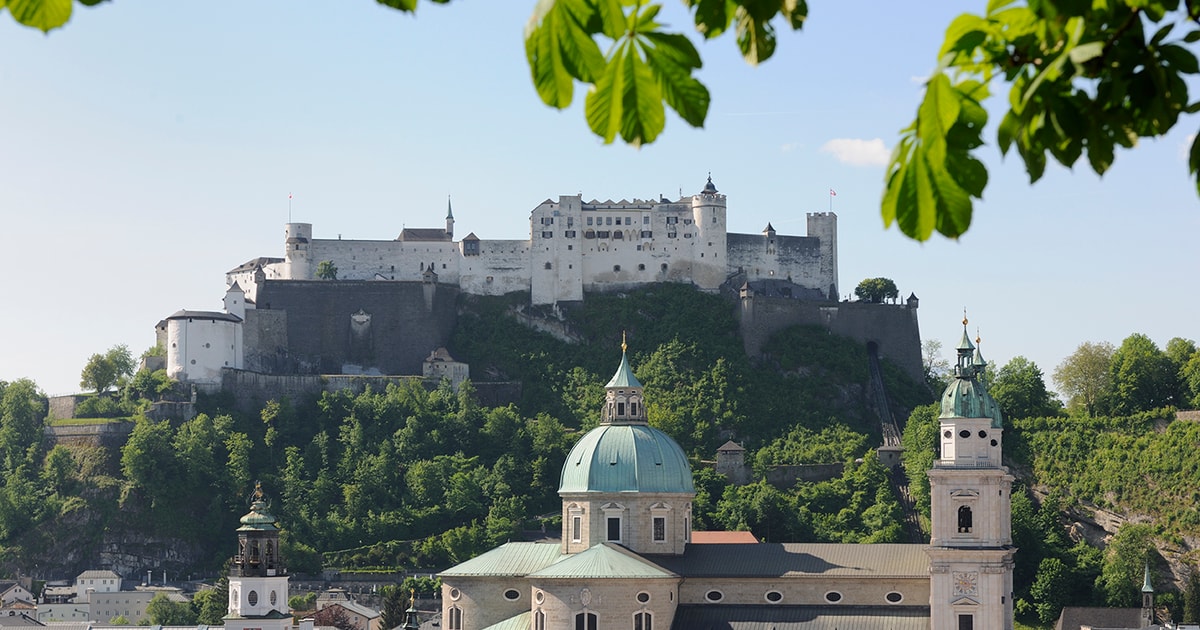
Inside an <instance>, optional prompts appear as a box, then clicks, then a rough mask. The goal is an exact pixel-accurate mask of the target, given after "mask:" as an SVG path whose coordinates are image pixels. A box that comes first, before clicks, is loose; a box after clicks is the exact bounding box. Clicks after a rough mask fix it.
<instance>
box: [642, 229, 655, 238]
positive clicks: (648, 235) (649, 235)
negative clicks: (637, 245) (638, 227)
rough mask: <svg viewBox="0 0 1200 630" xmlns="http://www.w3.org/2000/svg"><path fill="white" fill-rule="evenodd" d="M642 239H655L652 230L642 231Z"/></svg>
mask: <svg viewBox="0 0 1200 630" xmlns="http://www.w3.org/2000/svg"><path fill="white" fill-rule="evenodd" d="M642 238H654V232H651V231H650V230H642Z"/></svg>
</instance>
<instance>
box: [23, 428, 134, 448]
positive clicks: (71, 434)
mask: <svg viewBox="0 0 1200 630" xmlns="http://www.w3.org/2000/svg"><path fill="white" fill-rule="evenodd" d="M133 424H134V423H132V422H105V423H103V424H78V425H58V426H48V427H46V428H45V429H44V432H45V435H46V437H47V438H49V439H50V441H51V442H52V443H53V444H55V445H57V444H82V445H87V446H103V447H106V448H110V449H119V448H121V447H122V446H124V445H125V442H126V440H128V439H129V434H130V433H133Z"/></svg>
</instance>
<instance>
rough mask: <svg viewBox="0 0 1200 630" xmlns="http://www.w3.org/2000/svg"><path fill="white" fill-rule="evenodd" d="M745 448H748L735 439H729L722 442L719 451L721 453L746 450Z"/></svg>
mask: <svg viewBox="0 0 1200 630" xmlns="http://www.w3.org/2000/svg"><path fill="white" fill-rule="evenodd" d="M744 450H746V449H745V447H743V446H742V445H741V444H738V443H737V442H734V441H733V440H729V441H728V442H726V443H724V444H722V445H721V448H718V449H717V452H718V453H720V452H721V451H744Z"/></svg>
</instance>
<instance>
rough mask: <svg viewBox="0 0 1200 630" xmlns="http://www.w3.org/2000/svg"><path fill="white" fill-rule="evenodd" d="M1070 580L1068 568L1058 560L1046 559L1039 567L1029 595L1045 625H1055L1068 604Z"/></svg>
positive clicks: (1040, 619)
mask: <svg viewBox="0 0 1200 630" xmlns="http://www.w3.org/2000/svg"><path fill="white" fill-rule="evenodd" d="M1070 579H1071V575H1070V572H1069V571H1068V570H1067V566H1066V565H1065V564H1063V561H1062V560H1059V559H1058V558H1044V559H1043V560H1042V563H1041V564H1040V565H1038V570H1037V577H1035V578H1034V580H1033V585H1032V586H1030V587H1029V594H1030V595H1031V596H1033V601H1034V602H1035V604H1034V605H1035V606H1036V608H1037V615H1038V620H1039V621H1041V622H1042V623H1043V624H1051V623H1054V620H1055V619H1058V615H1059V613H1060V612H1062V608H1063V606H1064V605H1065V604H1067V603H1068V601H1069V600H1068V594H1069V592H1070V591H1069V589H1068V586H1070Z"/></svg>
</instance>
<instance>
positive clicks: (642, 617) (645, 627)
mask: <svg viewBox="0 0 1200 630" xmlns="http://www.w3.org/2000/svg"><path fill="white" fill-rule="evenodd" d="M633 630H654V622H653V617H652V616H651V615H650V613H648V612H646V611H641V612H636V613H634V614H633Z"/></svg>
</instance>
